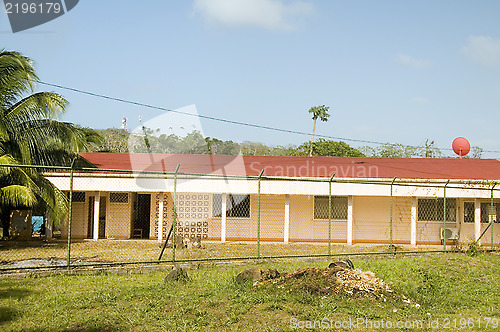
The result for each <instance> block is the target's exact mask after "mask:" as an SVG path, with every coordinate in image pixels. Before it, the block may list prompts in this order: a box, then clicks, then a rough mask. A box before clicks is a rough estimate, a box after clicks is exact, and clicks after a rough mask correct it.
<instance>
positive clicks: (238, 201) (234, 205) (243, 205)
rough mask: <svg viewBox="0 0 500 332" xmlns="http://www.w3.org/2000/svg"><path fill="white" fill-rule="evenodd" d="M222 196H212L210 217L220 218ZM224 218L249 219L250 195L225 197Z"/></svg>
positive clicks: (229, 195)
mask: <svg viewBox="0 0 500 332" xmlns="http://www.w3.org/2000/svg"><path fill="white" fill-rule="evenodd" d="M222 197H223V195H222V194H215V195H212V216H213V217H220V216H222V212H223V211H222ZM226 209H227V211H226V216H228V217H232V218H250V195H232V194H228V195H227V196H226Z"/></svg>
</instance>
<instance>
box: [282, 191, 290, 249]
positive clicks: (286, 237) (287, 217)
mask: <svg viewBox="0 0 500 332" xmlns="http://www.w3.org/2000/svg"><path fill="white" fill-rule="evenodd" d="M289 240H290V195H285V225H284V230H283V242H285V243H288V241H289Z"/></svg>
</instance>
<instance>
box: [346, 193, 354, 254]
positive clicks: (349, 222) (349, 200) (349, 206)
mask: <svg viewBox="0 0 500 332" xmlns="http://www.w3.org/2000/svg"><path fill="white" fill-rule="evenodd" d="M352 202H353V197H352V196H348V198H347V245H349V246H351V245H352V221H353V217H352V216H353V212H352V206H353V204H352Z"/></svg>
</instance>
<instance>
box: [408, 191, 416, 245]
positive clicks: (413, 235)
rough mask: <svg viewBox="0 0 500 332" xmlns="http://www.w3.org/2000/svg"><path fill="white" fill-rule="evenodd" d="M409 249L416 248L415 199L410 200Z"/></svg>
mask: <svg viewBox="0 0 500 332" xmlns="http://www.w3.org/2000/svg"><path fill="white" fill-rule="evenodd" d="M410 238H411V240H410V242H411V247H412V248H414V247H416V246H417V198H416V197H412V198H411V235H410Z"/></svg>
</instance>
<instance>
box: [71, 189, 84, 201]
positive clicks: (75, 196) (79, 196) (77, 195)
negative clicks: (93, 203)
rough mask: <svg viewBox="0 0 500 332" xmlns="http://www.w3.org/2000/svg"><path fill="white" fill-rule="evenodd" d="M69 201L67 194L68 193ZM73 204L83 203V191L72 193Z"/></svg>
mask: <svg viewBox="0 0 500 332" xmlns="http://www.w3.org/2000/svg"><path fill="white" fill-rule="evenodd" d="M68 199H69V193H68ZM72 199H73V203H85V192H83V191H73V197H72Z"/></svg>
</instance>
